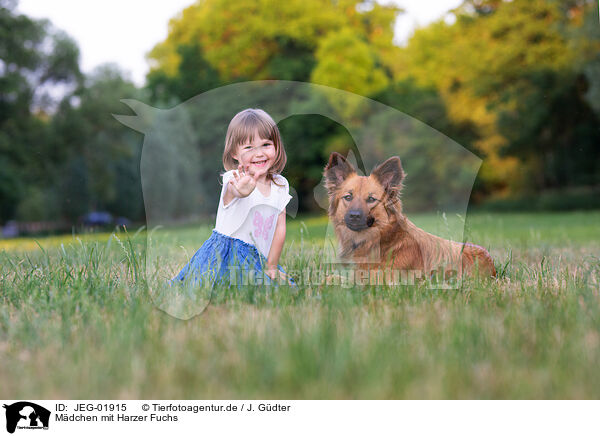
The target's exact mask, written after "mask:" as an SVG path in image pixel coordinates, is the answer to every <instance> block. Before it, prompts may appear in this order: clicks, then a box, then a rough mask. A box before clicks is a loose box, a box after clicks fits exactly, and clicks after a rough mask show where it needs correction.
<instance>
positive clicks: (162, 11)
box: [17, 0, 462, 86]
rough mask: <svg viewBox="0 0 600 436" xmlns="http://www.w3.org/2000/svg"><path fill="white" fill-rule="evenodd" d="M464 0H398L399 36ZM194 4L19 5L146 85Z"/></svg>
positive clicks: (87, 53) (85, 58)
mask: <svg viewBox="0 0 600 436" xmlns="http://www.w3.org/2000/svg"><path fill="white" fill-rule="evenodd" d="M461 2H462V1H461V0H392V3H396V4H398V5H399V6H400V7H402V8H403V9H404V10H405V11H406V12H405V13H403V14H401V15H400V16H399V17H398V20H397V22H396V26H395V36H394V41H395V42H396V44H398V45H402V44H404V43H406V41H407V40H408V38H409V36H410V34H411V33H412V32H413V30H414V29H415V28H417V27H420V26H424V25H426V24H428V23H430V22H431V21H434V20H436V19H438V18H440V17H442V16H443V15H444V14H445V13H446V12H447V11H448V10H450V9H452V8H455V7H457V6H458V5H459V4H460V3H461ZM192 3H194V0H168V1H165V0H102V1H99V0H85V1H82V0H51V1H49V0H19V5H18V8H17V10H18V11H20V12H21V13H23V14H26V15H28V16H30V17H33V18H48V19H49V20H50V21H51V22H52V23H53V24H54V25H55V26H56V27H57V28H59V29H62V30H64V31H65V32H67V33H68V34H69V35H71V37H73V38H74V39H75V40H76V41H77V43H78V45H79V49H80V52H81V59H80V66H81V69H82V70H83V72H84V73H90V72H91V71H92V70H93V69H94V68H95V67H96V66H98V65H100V64H102V63H105V62H115V63H117V64H118V65H120V66H121V68H122V70H123V71H124V72H125V73H126V75H127V74H129V78H130V79H131V80H133V82H134V83H135V84H136V85H138V86H141V85H143V84H144V81H145V76H146V73H147V72H148V70H149V69H150V67H149V65H148V61H147V60H146V58H145V55H146V54H147V53H148V52H149V51H150V50H151V49H152V47H154V45H155V44H156V43H158V42H160V41H163V40H164V39H165V38H166V37H167V33H168V23H169V19H171V18H172V17H174V16H176V15H177V14H178V13H179V12H181V11H182V10H183V9H184V8H185V7H187V6H189V5H190V4H192ZM107 29H110V31H107Z"/></svg>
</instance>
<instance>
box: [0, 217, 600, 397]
mask: <svg viewBox="0 0 600 436" xmlns="http://www.w3.org/2000/svg"><path fill="white" fill-rule="evenodd" d="M450 218H452V219H453V217H450ZM411 219H413V221H414V222H415V223H417V224H418V225H420V226H423V227H424V228H427V229H430V230H432V231H435V230H440V229H443V227H444V225H445V224H444V223H445V222H446V221H447V220H444V219H443V217H435V216H416V217H411ZM598 222H600V213H599V212H585V213H583V212H581V213H552V214H477V215H469V217H468V219H467V221H466V225H467V235H468V239H469V240H470V241H473V242H476V243H478V244H480V245H483V246H486V247H488V248H489V249H490V251H491V254H492V256H493V257H494V259H495V261H496V266H497V268H498V271H499V278H498V279H497V280H493V281H489V282H467V283H465V285H464V286H463V288H462V289H460V290H446V291H442V290H430V289H427V288H424V287H419V286H398V287H395V288H390V287H375V286H372V287H362V288H358V287H356V288H344V289H342V288H334V287H326V286H310V287H309V286H300V289H299V291H297V292H292V291H290V290H289V289H287V288H285V287H284V288H281V289H280V290H279V291H274V290H272V289H271V290H268V291H265V290H264V289H260V288H259V287H249V288H247V289H244V290H241V291H237V292H234V291H231V290H230V291H225V290H222V291H221V292H220V293H219V296H218V298H217V299H216V300H215V301H213V302H212V303H211V305H210V306H209V307H208V309H207V310H206V311H205V312H204V313H203V314H202V315H200V316H196V317H193V318H191V319H189V320H187V321H183V320H181V319H177V318H175V317H172V316H170V315H168V314H166V313H165V312H163V311H161V310H159V309H158V308H157V307H156V306H155V305H154V304H153V301H152V298H151V297H152V294H151V293H150V292H149V291H148V288H147V287H146V284H147V282H146V278H145V277H146V276H145V274H144V273H145V272H146V269H145V265H144V262H143V260H144V255H145V254H146V250H147V248H146V245H145V241H146V238H145V232H143V231H142V232H139V233H138V234H135V235H134V234H124V233H123V232H118V233H115V234H113V235H110V234H101V235H85V236H82V237H80V238H77V237H76V238H73V236H71V235H69V236H65V237H52V238H47V239H41V240H39V241H37V242H36V241H35V240H33V239H21V240H10V241H0V362H1V364H0V396H1V397H3V398H47V399H59V398H70V399H83V398H88V399H95V398H119V399H126V398H130V399H134V398H165V399H167V398H169V399H174V398H298V399H300V398H311V399H313V398H329V399H342V398H360V399H367V398H598V397H600V372H599V371H598V370H597V368H598V364H599V362H600V298H599V279H600V257H599V256H600V230H599V229H600V227H599V226H598V224H597V223H598ZM451 225H453V224H451ZM211 229H212V227H211V226H204V227H199V228H182V229H178V230H176V231H173V232H171V234H170V235H169V238H170V241H171V242H172V245H174V246H176V247H175V248H174V249H173V251H172V252H167V251H165V252H162V253H163V256H162V258H163V259H164V260H165V261H164V264H165V265H166V266H167V267H168V271H176V270H177V269H178V268H180V267H181V266H182V264H181V261H182V259H184V258H185V256H189V255H190V254H192V253H193V252H194V250H195V249H197V247H199V245H200V244H201V243H202V242H203V241H204V240H205V239H206V238H207V237H208V235H209V234H210V231H211ZM326 229H327V220H326V219H324V218H307V219H302V217H299V218H296V219H295V220H291V219H290V220H289V221H288V229H287V242H286V246H285V248H284V252H283V255H282V259H281V264H282V265H283V266H284V267H285V268H286V269H287V270H289V271H291V270H299V269H301V268H302V267H305V266H310V265H313V266H317V265H319V262H318V259H316V260H315V259H314V258H313V257H312V256H314V255H315V253H316V251H315V247H318V246H319V245H322V244H323V238H324V236H325V233H326ZM186 253H187V254H186ZM168 273H170V272H168ZM168 273H167V274H168Z"/></svg>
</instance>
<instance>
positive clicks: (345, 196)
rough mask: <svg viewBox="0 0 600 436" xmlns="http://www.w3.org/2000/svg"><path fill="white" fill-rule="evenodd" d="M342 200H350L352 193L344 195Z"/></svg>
mask: <svg viewBox="0 0 600 436" xmlns="http://www.w3.org/2000/svg"><path fill="white" fill-rule="evenodd" d="M344 200H348V201H350V200H352V194H348V195H344Z"/></svg>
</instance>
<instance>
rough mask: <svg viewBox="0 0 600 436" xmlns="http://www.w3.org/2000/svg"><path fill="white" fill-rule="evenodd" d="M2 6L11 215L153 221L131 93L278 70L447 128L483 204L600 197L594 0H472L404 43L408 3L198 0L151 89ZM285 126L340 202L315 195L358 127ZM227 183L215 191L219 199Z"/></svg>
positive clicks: (307, 120)
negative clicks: (90, 61) (402, 19)
mask: <svg viewBox="0 0 600 436" xmlns="http://www.w3.org/2000/svg"><path fill="white" fill-rule="evenodd" d="M400 4H401V2H400ZM1 14H2V16H1V20H2V29H3V32H2V35H1V36H0V44H1V50H2V76H1V80H0V90H1V94H0V95H1V96H2V97H1V100H0V104H1V111H0V159H1V162H0V166H1V168H2V171H1V174H0V225H3V224H6V223H7V222H8V221H11V220H16V222H17V223H20V222H46V223H48V222H50V223H54V224H55V225H54V226H46V228H56V229H58V230H60V229H62V230H71V228H72V226H73V225H76V224H78V223H80V222H81V218H82V216H84V214H86V213H89V212H91V211H107V212H109V213H111V214H112V215H113V216H115V217H117V216H118V217H124V218H126V220H125V221H124V222H128V221H132V222H134V223H138V224H143V223H144V222H145V216H144V205H143V198H142V190H141V184H140V170H139V162H140V153H141V148H142V143H143V135H142V134H140V133H139V132H133V131H131V130H130V129H128V128H126V127H125V126H122V125H120V124H119V123H118V122H117V121H116V120H115V119H114V118H113V116H112V114H128V113H131V112H130V110H129V109H128V108H127V107H125V105H123V104H122V103H121V102H120V100H121V99H123V98H129V99H138V100H140V101H142V102H144V103H146V104H148V105H151V106H154V107H157V108H171V107H174V106H176V105H177V104H179V103H181V102H185V101H186V100H188V99H190V98H192V97H194V96H196V95H198V94H201V93H203V92H205V91H208V90H211V89H214V88H216V87H220V86H223V85H227V84H232V83H236V82H243V81H252V80H265V79H280V80H295V81H303V82H310V83H315V84H321V85H327V86H331V87H334V88H338V89H342V90H345V91H350V92H353V93H357V94H360V95H362V96H365V97H369V98H371V99H374V100H375V101H378V102H382V103H384V104H386V105H389V106H391V107H393V108H395V109H398V110H399V111H402V112H404V113H406V114H407V115H410V116H411V117H414V118H416V119H418V120H420V121H422V122H424V123H426V124H427V125H429V126H431V127H433V128H434V129H436V130H438V131H439V132H441V133H443V134H444V135H447V136H448V137H449V138H451V139H453V140H454V141H456V142H457V143H458V144H460V145H462V146H463V147H466V148H467V149H468V150H470V151H472V152H473V153H475V154H476V155H477V156H479V157H480V158H481V159H483V164H482V166H481V169H480V172H479V174H478V177H477V179H476V183H475V186H474V187H473V191H472V195H471V201H470V205H471V207H474V208H479V209H486V210H521V211H523V210H528V211H532V210H568V209H590V208H598V207H600V200H598V199H599V198H600V195H598V194H599V193H600V191H599V190H598V189H599V188H598V186H599V183H600V147H599V146H598V144H600V127H599V126H600V124H599V123H598V117H599V116H600V103H599V102H600V74H599V73H600V50H599V47H600V46H599V44H600V26H599V25H598V4H597V2H594V1H582V0H572V1H553V0H534V1H511V2H505V1H496V0H493V1H492V0H490V1H487V0H475V1H465V2H464V3H463V4H462V5H460V6H459V7H457V8H456V9H453V10H452V11H449V12H448V13H447V14H446V15H445V16H444V17H442V18H440V19H439V20H438V21H434V22H433V23H430V24H429V25H427V26H425V27H422V28H419V29H417V30H416V31H415V32H414V33H413V34H412V36H411V37H410V38H409V39H408V41H407V42H406V43H405V44H404V45H402V46H398V45H396V44H394V23H395V22H396V20H397V18H398V17H399V16H401V15H402V9H401V7H400V6H398V5H396V4H390V3H386V4H381V3H378V2H372V1H368V2H358V1H352V0H350V1H348V0H341V1H331V2H329V1H326V2H323V1H320V0H309V1H304V0H303V1H295V0H294V1H290V2H276V1H262V2H246V1H240V2H233V3H232V2H225V1H202V2H197V3H193V2H190V6H189V7H187V8H185V9H184V10H182V11H181V12H180V13H179V14H177V16H175V17H173V18H172V19H171V20H170V22H169V30H168V36H167V38H166V39H165V40H164V41H161V42H160V43H158V44H157V45H156V46H155V47H154V48H153V49H152V50H151V51H150V52H149V53H148V54H147V59H148V62H149V64H150V67H151V68H150V71H149V72H148V74H147V75H146V78H145V83H144V84H143V86H137V85H135V84H134V83H133V82H132V81H131V80H130V79H128V75H127V73H126V72H124V71H122V70H121V69H120V68H119V66H118V65H117V64H111V63H107V64H104V65H101V66H99V67H97V68H96V69H95V70H94V71H93V72H91V73H88V74H84V73H83V72H82V71H81V69H80V65H79V63H80V61H79V58H80V53H79V48H78V45H77V42H76V41H75V40H73V39H72V38H71V37H70V36H69V35H68V34H66V33H65V32H62V31H61V30H60V29H58V28H56V27H55V26H53V25H52V23H51V22H48V21H45V22H44V21H40V20H35V19H31V18H28V17H27V16H26V15H22V14H20V13H19V12H18V8H17V3H16V2H15V1H11V0H3V1H2V12H1ZM140 16H143V13H142V11H140ZM107 32H110V29H108V28H107ZM131 32H135V24H134V22H133V23H132V25H131ZM99 38H101V35H99ZM57 89H58V90H60V92H57ZM363 122H365V123H369V122H370V123H375V122H377V121H376V120H375V121H372V120H368V119H367V120H365V121H363ZM279 127H280V129H281V131H282V136H283V138H284V141H285V144H286V151H287V154H288V165H287V166H286V169H285V171H284V175H285V176H286V177H287V178H288V180H289V182H290V185H291V186H292V187H293V188H294V189H295V190H296V191H297V194H298V199H299V212H301V213H303V212H323V211H322V209H320V208H319V206H318V205H317V204H316V203H315V201H314V198H313V195H312V192H313V190H314V188H315V186H317V185H318V184H319V183H320V181H321V175H322V170H323V166H324V164H325V163H326V161H327V157H328V156H329V154H330V152H331V151H333V150H335V151H338V152H342V153H344V154H345V152H347V151H348V150H350V149H352V147H353V142H352V140H351V138H350V137H349V136H348V133H347V131H346V129H345V128H344V127H343V126H341V125H339V124H337V123H335V122H333V121H332V120H330V119H328V118H325V117H322V116H319V115H314V116H310V115H307V116H296V117H290V118H289V119H286V120H284V121H283V122H282V123H281V124H280V126H279ZM382 127H384V126H382ZM202 128H203V129H204V131H203V132H197V133H201V134H202V135H203V137H207V136H208V137H214V141H215V142H218V143H219V144H220V143H222V142H223V141H224V140H223V138H224V132H221V131H220V130H219V131H215V132H207V131H206V129H209V128H210V126H205V125H203V126H202ZM211 135H212V136H211ZM191 141H192V142H193V141H194V139H193V138H192V139H191ZM372 147H380V148H382V149H383V148H384V144H382V143H381V141H379V142H375V143H374V144H373V145H372ZM171 150H172V155H171V156H169V155H165V156H164V159H165V161H167V162H172V168H173V170H174V171H177V172H178V173H180V174H181V178H180V180H194V179H195V180H198V183H199V184H200V183H206V181H207V180H210V181H215V182H216V183H218V174H219V168H218V167H216V166H215V164H218V163H219V162H220V160H219V162H213V161H212V160H207V159H201V160H199V161H198V162H194V163H193V165H192V164H191V163H190V162H186V161H185V159H184V158H183V157H182V156H178V154H177V149H176V147H172V148H171ZM166 152H167V153H168V148H167V149H166ZM423 165H426V163H425V162H424V163H423ZM442 167H443V165H442ZM367 170H368V169H367ZM442 170H443V169H440V171H442ZM171 180H172V181H171V183H176V184H177V183H178V184H179V186H169V187H166V188H165V190H166V191H167V192H179V195H181V197H182V198H192V197H193V196H192V194H191V190H193V189H194V188H192V187H189V186H188V187H187V188H186V186H184V185H183V184H182V183H180V180H177V179H176V178H172V179H171ZM440 188H441V187H440ZM186 189H188V191H190V192H186ZM211 195H212V196H211ZM216 195H218V193H216V194H215V193H214V192H212V193H211V192H209V193H208V196H207V198H205V199H202V201H201V202H202V203H203V204H216V201H217V198H216ZM212 197H215V198H212ZM198 202H199V203H200V201H198ZM416 209H417V210H415V212H416V211H418V208H416ZM206 210H210V209H209V208H206ZM214 212H215V211H213V213H214ZM208 218H210V216H208Z"/></svg>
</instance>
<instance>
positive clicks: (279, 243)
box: [267, 209, 285, 278]
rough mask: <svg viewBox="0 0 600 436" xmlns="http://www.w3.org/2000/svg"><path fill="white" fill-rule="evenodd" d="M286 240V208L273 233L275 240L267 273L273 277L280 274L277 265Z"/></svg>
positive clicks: (268, 260) (272, 244)
mask: <svg viewBox="0 0 600 436" xmlns="http://www.w3.org/2000/svg"><path fill="white" fill-rule="evenodd" d="M284 242H285V209H283V211H282V212H281V213H280V214H279V216H278V217H277V224H276V225H275V234H274V235H273V242H272V243H271V249H270V250H269V257H268V258H267V274H268V275H269V277H271V278H275V277H276V276H277V274H278V271H279V270H278V269H277V265H278V264H279V257H280V256H281V251H282V250H283V244H284Z"/></svg>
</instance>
